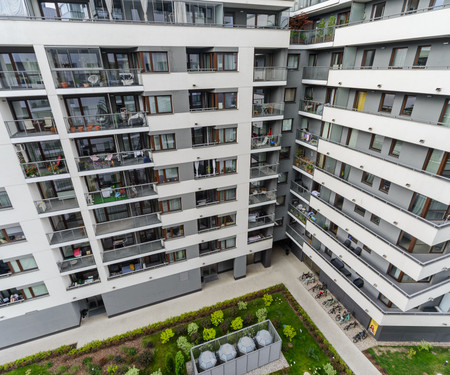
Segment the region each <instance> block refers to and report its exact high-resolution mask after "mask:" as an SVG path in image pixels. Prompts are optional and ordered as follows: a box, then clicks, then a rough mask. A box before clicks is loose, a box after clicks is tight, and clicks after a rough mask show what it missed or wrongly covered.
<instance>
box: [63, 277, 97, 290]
mask: <svg viewBox="0 0 450 375" xmlns="http://www.w3.org/2000/svg"><path fill="white" fill-rule="evenodd" d="M99 282H100V279H99V277H98V275H97V277H96V278H93V277H92V278H87V279H85V280H79V281H77V282H75V281H74V282H73V283H72V284H70V285H69V286H68V287H67V288H66V290H71V289H78V288H82V287H83V286H88V285H92V284H96V283H99Z"/></svg>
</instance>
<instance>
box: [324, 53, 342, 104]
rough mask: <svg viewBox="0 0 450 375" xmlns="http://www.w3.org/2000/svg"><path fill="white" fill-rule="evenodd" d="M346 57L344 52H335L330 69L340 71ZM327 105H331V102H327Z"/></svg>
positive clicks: (332, 55)
mask: <svg viewBox="0 0 450 375" xmlns="http://www.w3.org/2000/svg"><path fill="white" fill-rule="evenodd" d="M343 56H344V52H333V53H332V54H331V62H330V67H331V68H333V69H340V68H341V66H342V58H343ZM326 102H327V103H330V100H329V99H328V100H326Z"/></svg>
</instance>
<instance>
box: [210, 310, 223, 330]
mask: <svg viewBox="0 0 450 375" xmlns="http://www.w3.org/2000/svg"><path fill="white" fill-rule="evenodd" d="M222 321H223V311H222V310H217V311H214V312H213V313H212V314H211V323H212V324H213V325H215V326H216V327H217V326H218V325H219V324H220V323H222Z"/></svg>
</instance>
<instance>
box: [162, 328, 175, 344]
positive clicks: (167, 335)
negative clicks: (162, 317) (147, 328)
mask: <svg viewBox="0 0 450 375" xmlns="http://www.w3.org/2000/svg"><path fill="white" fill-rule="evenodd" d="M173 336H175V333H173V331H172V330H171V329H170V328H167V329H166V330H165V331H163V332H161V336H160V339H161V342H162V343H163V344H167V343H168V342H169V340H170V339H171V338H172V337H173Z"/></svg>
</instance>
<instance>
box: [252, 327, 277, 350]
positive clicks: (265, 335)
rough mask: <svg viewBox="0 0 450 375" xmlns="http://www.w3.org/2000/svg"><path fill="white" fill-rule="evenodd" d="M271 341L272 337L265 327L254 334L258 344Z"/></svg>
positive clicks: (267, 343) (261, 344)
mask: <svg viewBox="0 0 450 375" xmlns="http://www.w3.org/2000/svg"><path fill="white" fill-rule="evenodd" d="M272 341H273V337H272V335H271V334H270V333H269V331H267V330H266V329H262V330H261V331H258V333H257V334H256V342H257V343H258V344H259V345H260V346H266V345H269V344H272Z"/></svg>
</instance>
